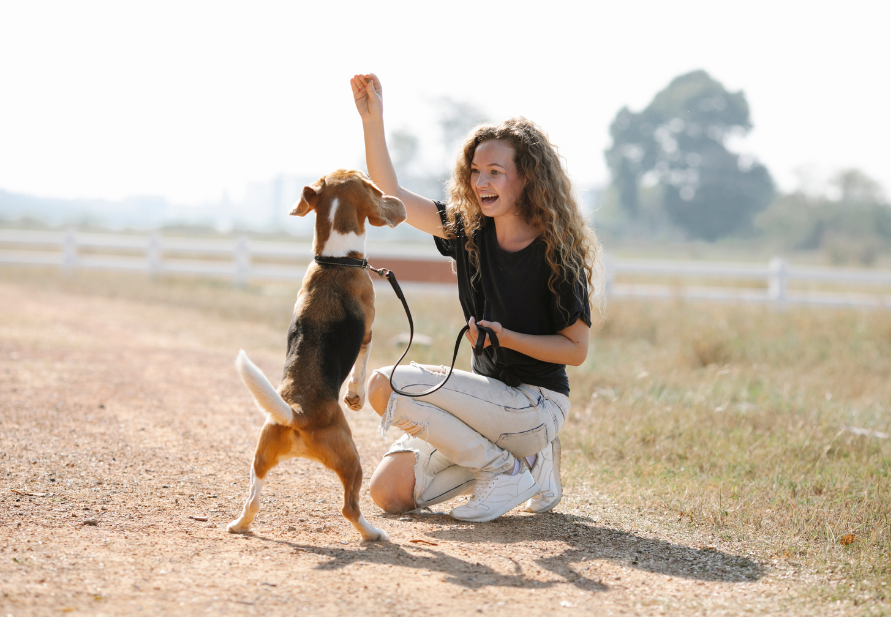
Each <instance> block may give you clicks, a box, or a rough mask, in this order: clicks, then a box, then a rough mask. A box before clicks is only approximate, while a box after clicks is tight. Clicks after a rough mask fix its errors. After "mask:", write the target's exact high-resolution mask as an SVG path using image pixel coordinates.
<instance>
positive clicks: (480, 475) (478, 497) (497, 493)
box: [449, 469, 538, 523]
mask: <svg viewBox="0 0 891 617" xmlns="http://www.w3.org/2000/svg"><path fill="white" fill-rule="evenodd" d="M474 475H475V476H476V486H475V487H474V489H473V495H472V496H471V497H470V501H468V502H467V503H466V504H464V505H463V506H458V507H457V508H455V509H453V510H452V511H451V512H450V513H449V514H450V515H451V516H452V518H456V519H458V520H459V521H471V522H474V523H485V522H487V521H491V520H494V519H496V518H498V517H499V516H501V515H502V514H505V513H506V512H509V511H511V510H513V509H514V508H516V507H517V506H518V505H520V504H521V503H523V502H524V501H526V500H527V499H529V498H530V497H532V496H533V495H535V494H536V493H537V492H538V485H537V484H536V483H535V480H533V479H532V474H530V473H529V470H528V469H523V471H521V472H520V473H517V474H515V475H513V476H512V475H509V474H506V473H499V474H492V473H488V472H485V471H480V472H477V473H476V474H474Z"/></svg>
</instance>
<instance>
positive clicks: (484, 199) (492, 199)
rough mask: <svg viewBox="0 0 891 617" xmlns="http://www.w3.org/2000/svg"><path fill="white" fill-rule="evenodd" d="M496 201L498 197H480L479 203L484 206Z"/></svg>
mask: <svg viewBox="0 0 891 617" xmlns="http://www.w3.org/2000/svg"><path fill="white" fill-rule="evenodd" d="M496 199H498V195H480V201H481V202H483V203H484V204H486V205H489V204H493V203H495V200H496Z"/></svg>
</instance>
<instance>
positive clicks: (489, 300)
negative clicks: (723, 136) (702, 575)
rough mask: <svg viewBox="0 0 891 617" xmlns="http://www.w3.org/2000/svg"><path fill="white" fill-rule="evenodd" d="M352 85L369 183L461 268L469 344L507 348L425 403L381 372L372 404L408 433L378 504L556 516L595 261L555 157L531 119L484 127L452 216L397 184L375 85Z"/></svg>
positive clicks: (399, 379) (411, 377) (381, 478)
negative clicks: (456, 501) (461, 498)
mask: <svg viewBox="0 0 891 617" xmlns="http://www.w3.org/2000/svg"><path fill="white" fill-rule="evenodd" d="M351 86H352V89H353V97H354V98H355V102H356V107H357V109H358V111H359V115H360V116H361V117H362V125H363V131H364V135H365V155H366V161H367V165H368V173H369V175H370V176H371V179H372V180H373V181H374V182H375V183H376V184H377V185H378V186H379V187H380V188H381V190H383V191H384V192H385V193H387V194H389V195H394V196H396V197H399V199H401V200H402V202H403V203H404V204H405V209H406V212H407V214H408V218H407V221H408V223H409V224H410V225H412V226H413V227H415V228H417V229H420V230H421V231H425V232H427V233H429V234H431V235H433V236H434V237H435V238H434V240H435V242H436V246H437V248H438V249H439V251H440V252H441V253H442V254H443V255H447V256H449V257H451V258H453V259H454V260H455V262H456V265H457V275H458V297H459V300H460V302H461V307H462V309H463V311H464V315H465V319H467V320H468V325H469V327H470V329H469V331H468V333H467V338H468V339H469V341H470V343H471V344H472V345H475V344H476V340H477V337H478V336H480V330H479V329H478V328H477V320H479V325H482V326H485V327H487V328H489V329H490V330H491V331H492V332H494V333H495V335H496V336H497V339H498V342H499V346H498V347H497V348H496V347H493V345H492V343H491V340H490V339H491V338H492V337H489V336H487V337H486V339H485V349H484V350H483V353H482V354H481V355H479V356H474V357H473V362H472V366H473V372H472V373H467V372H464V371H455V372H454V373H453V374H452V377H451V378H450V379H449V381H448V383H447V384H446V385H445V386H444V387H443V388H441V389H440V390H438V391H437V392H435V393H434V394H431V395H429V396H425V397H421V398H411V397H405V396H400V395H398V394H395V393H394V392H393V391H392V389H391V388H390V385H389V376H390V373H391V372H392V368H391V367H387V368H383V369H378V370H376V371H374V373H373V374H372V376H371V378H370V379H369V383H368V401H369V403H370V404H371V406H372V408H373V409H374V410H375V411H376V412H377V413H378V414H380V415H381V417H382V419H381V428H382V430H383V431H386V430H387V429H388V428H389V427H390V425H391V424H395V426H397V427H398V428H401V429H402V430H403V431H404V435H403V436H402V438H400V439H399V440H398V441H397V442H396V443H394V444H393V446H391V448H390V450H389V452H388V453H387V455H386V456H385V457H384V460H383V461H382V462H381V464H380V465H379V466H378V468H377V470H375V472H374V475H373V476H372V478H371V496H372V499H374V501H375V503H377V505H378V506H380V507H381V508H383V509H384V510H385V511H387V512H391V513H399V512H406V511H408V510H413V509H415V508H418V507H428V506H431V505H434V504H437V503H440V502H442V501H445V500H447V499H450V498H452V497H454V496H456V495H459V494H462V493H466V492H470V491H471V490H472V491H473V495H472V497H471V498H470V500H469V501H468V502H467V503H466V504H464V505H462V506H459V507H457V508H454V509H453V510H452V511H451V515H452V516H453V517H454V518H456V519H459V520H466V521H478V522H482V521H490V520H493V519H495V518H498V517H499V516H501V515H502V514H504V513H506V512H508V511H509V510H511V509H513V508H515V507H516V506H518V505H520V504H522V503H523V502H527V503H526V510H527V511H529V512H547V511H549V510H551V509H553V508H554V507H555V506H556V505H557V504H558V503H559V501H560V498H561V496H562V486H561V482H560V441H559V439H558V438H557V433H558V431H559V430H560V428H561V427H562V425H563V422H564V421H565V419H566V416H567V414H568V412H569V398H568V396H567V395H568V394H569V383H568V380H567V377H566V367H565V365H567V364H570V365H575V366H578V365H580V364H581V363H582V362H584V360H585V358H586V356H587V353H588V336H589V329H590V327H591V309H590V301H589V294H588V288H589V287H593V278H594V273H595V272H596V270H597V268H598V259H599V247H598V245H597V241H596V238H595V237H594V234H593V232H591V230H590V229H589V228H588V227H587V226H586V225H585V223H584V220H583V218H582V216H581V214H580V213H579V210H578V207H577V205H576V203H575V200H574V199H573V197H572V193H571V185H570V182H569V178H568V177H567V175H566V172H565V171H564V169H563V168H562V166H561V164H560V158H559V155H558V154H557V152H556V149H555V148H554V146H553V145H552V144H551V143H550V142H549V141H548V139H547V137H546V136H545V135H544V134H543V133H542V132H541V131H540V130H539V129H538V128H537V127H536V126H535V125H534V124H532V123H531V122H529V121H527V120H525V119H523V118H513V119H510V120H507V121H505V122H503V123H502V124H500V125H498V126H493V125H484V126H480V127H477V128H476V129H475V130H474V131H473V132H472V133H471V134H470V136H469V137H468V138H467V140H466V141H465V143H464V147H463V149H462V152H461V154H460V155H459V157H458V161H457V164H456V167H455V170H454V172H453V174H452V178H451V180H450V182H449V185H448V196H449V205H445V204H443V203H441V202H435V201H432V200H430V199H426V198H424V197H421V196H419V195H415V194H414V193H411V192H410V191H407V190H406V189H404V188H402V187H400V186H399V182H398V181H397V179H396V172H395V170H394V169H393V164H392V162H391V160H390V155H389V152H388V151H387V144H386V139H385V134H384V122H383V100H382V89H381V84H380V81H379V80H378V78H377V77H376V76H375V75H373V74H369V75H356V76H354V77H353V78H352V80H351ZM487 309H488V311H489V312H490V314H491V317H490V316H489V315H488V314H487V315H485V317H484V311H486V310H487ZM445 372H446V371H445V369H444V368H443V367H429V366H419V365H416V364H412V365H411V366H407V367H399V368H398V369H397V370H396V372H395V375H394V376H393V383H394V384H395V385H396V387H397V388H398V389H400V390H404V391H407V392H420V391H422V390H426V389H429V388H430V387H431V386H433V385H435V384H437V383H439V382H440V381H442V375H443V374H444V373H445ZM527 500H528V501H527Z"/></svg>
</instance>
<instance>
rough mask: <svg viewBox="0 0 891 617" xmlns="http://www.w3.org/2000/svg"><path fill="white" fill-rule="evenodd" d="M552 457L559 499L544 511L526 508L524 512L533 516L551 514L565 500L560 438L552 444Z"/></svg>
mask: <svg viewBox="0 0 891 617" xmlns="http://www.w3.org/2000/svg"><path fill="white" fill-rule="evenodd" d="M551 455H552V456H553V457H554V482H556V483H557V499H555V500H554V503H552V504H551V505H549V506H548V507H547V508H545V509H544V510H532V509H531V508H528V507H527V508H524V512H532V513H533V514H544V513H545V512H550V511H551V510H553V509H554V508H556V507H557V504H559V503H560V500H561V499H563V481H562V480H561V479H560V455H561V452H560V438H559V437H558V438H555V439H554V441H553V442H551Z"/></svg>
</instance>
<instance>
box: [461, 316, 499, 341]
mask: <svg viewBox="0 0 891 617" xmlns="http://www.w3.org/2000/svg"><path fill="white" fill-rule="evenodd" d="M467 325H468V326H470V329H469V330H468V331H467V332H465V333H464V336H465V337H466V338H467V340H468V341H470V344H471V345H476V339H477V338H479V335H480V329H479V328H478V327H477V325H476V318H475V317H471V318H470V321H468V322H467ZM480 325H481V326H485V327H487V328H489V329H490V330H491V331H492V332H494V333H495V336H497V337H498V340H499V343H500V342H501V334H502V332H504V328H502V327H501V324H500V323H498V322H497V321H485V320H481V321H480ZM490 339H491V337H489V336H487V337H486V342H485V344H484V345H483V347H488V346H489V345H491V344H492V341H491V340H490Z"/></svg>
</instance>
